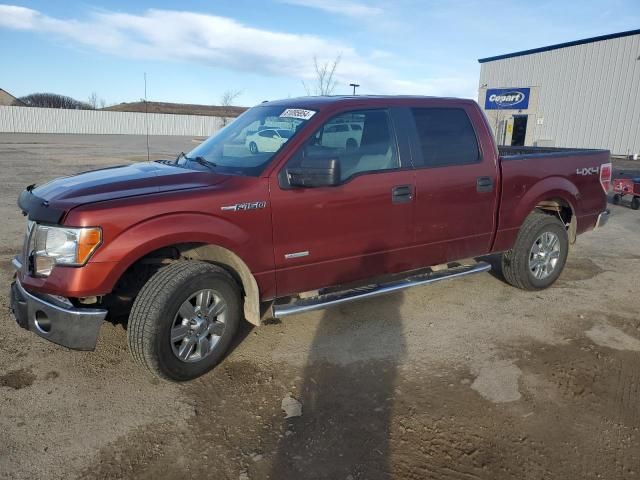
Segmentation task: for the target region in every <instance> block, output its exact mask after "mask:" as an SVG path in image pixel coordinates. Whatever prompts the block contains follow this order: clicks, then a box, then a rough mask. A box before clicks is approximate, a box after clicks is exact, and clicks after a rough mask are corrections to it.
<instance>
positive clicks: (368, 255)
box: [271, 109, 414, 296]
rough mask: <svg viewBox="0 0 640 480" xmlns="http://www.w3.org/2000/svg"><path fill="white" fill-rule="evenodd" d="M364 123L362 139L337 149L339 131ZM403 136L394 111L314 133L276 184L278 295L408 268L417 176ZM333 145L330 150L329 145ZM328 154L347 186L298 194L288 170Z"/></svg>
mask: <svg viewBox="0 0 640 480" xmlns="http://www.w3.org/2000/svg"><path fill="white" fill-rule="evenodd" d="M348 122H357V123H358V124H359V125H362V129H363V130H362V139H361V141H360V142H359V144H358V145H356V146H355V147H354V146H353V145H350V146H349V147H347V138H346V137H345V138H344V141H343V142H340V144H339V145H338V144H337V143H336V136H337V134H339V132H335V131H334V129H333V127H335V126H336V125H337V124H341V125H345V126H346V124H347V123H348ZM325 128H326V129H328V130H329V131H328V132H325V131H324V129H325ZM404 135H405V133H404V132H398V131H397V129H395V128H394V124H393V121H392V115H391V112H390V111H389V110H387V109H373V110H358V111H351V112H346V113H342V114H339V115H338V116H337V117H334V118H332V119H330V120H329V121H328V122H327V123H325V126H324V127H322V128H320V130H319V131H317V132H316V133H315V134H314V135H312V136H311V137H310V138H309V139H308V141H307V142H306V143H305V145H304V146H303V147H302V148H301V149H300V151H299V152H297V153H296V154H294V155H293V157H292V158H291V159H290V160H289V162H288V164H287V165H285V166H284V167H283V170H281V171H280V172H278V175H274V177H272V179H271V182H272V183H271V206H272V215H273V236H274V239H273V240H274V254H275V265H276V282H277V294H278V296H285V295H290V294H293V293H299V292H304V291H309V290H315V289H318V288H321V287H327V286H332V285H339V284H344V283H349V282H352V281H356V280H361V279H364V278H369V277H373V276H376V275H380V274H383V273H387V272H397V271H400V270H406V269H408V268H409V266H410V253H409V252H408V249H407V248H406V247H408V246H410V245H411V243H412V241H413V191H414V183H413V177H414V175H413V171H412V169H411V164H410V159H409V158H408V157H409V146H408V142H407V139H406V137H405V136H404ZM324 142H326V143H327V145H325V144H324ZM323 152H327V153H326V154H329V155H332V158H335V155H337V156H338V157H337V158H338V159H339V160H340V164H341V172H342V175H341V184H340V185H338V186H331V187H318V188H300V187H296V188H292V187H290V186H288V184H287V180H286V179H287V175H286V169H287V167H288V166H296V164H299V162H304V163H305V164H308V162H313V159H314V156H317V155H323V154H325V153H323Z"/></svg>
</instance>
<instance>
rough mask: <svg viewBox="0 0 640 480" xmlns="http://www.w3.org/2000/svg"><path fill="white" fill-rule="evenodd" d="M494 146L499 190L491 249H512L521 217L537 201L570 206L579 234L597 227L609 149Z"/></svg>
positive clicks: (534, 205) (603, 206) (602, 206)
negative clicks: (602, 174) (602, 169)
mask: <svg viewBox="0 0 640 480" xmlns="http://www.w3.org/2000/svg"><path fill="white" fill-rule="evenodd" d="M498 151H499V153H500V169H501V174H502V191H501V197H500V210H499V215H498V230H497V234H496V242H495V244H494V245H495V251H502V250H505V249H508V248H511V246H512V245H513V243H514V242H515V238H516V236H517V234H518V231H519V229H520V226H521V225H522V222H523V221H524V218H525V217H526V216H527V215H529V213H530V212H531V211H532V210H533V209H534V208H535V207H536V205H537V203H538V202H539V201H541V200H553V199H555V200H563V201H564V203H565V204H568V205H570V206H571V209H572V212H573V215H575V217H576V233H578V234H579V233H582V232H584V231H587V230H590V229H591V228H593V227H594V226H595V224H596V220H597V218H598V215H599V214H600V212H602V211H603V210H605V209H606V201H607V200H606V196H605V195H603V187H602V185H601V184H600V177H599V169H600V167H601V166H602V165H603V164H609V162H610V155H609V151H608V150H596V149H577V148H546V147H498ZM567 192H569V193H568V194H567Z"/></svg>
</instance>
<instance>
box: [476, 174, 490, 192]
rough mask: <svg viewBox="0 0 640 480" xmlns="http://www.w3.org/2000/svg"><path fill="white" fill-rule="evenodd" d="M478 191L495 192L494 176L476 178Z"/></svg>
mask: <svg viewBox="0 0 640 480" xmlns="http://www.w3.org/2000/svg"><path fill="white" fill-rule="evenodd" d="M476 191H477V192H478V193H488V192H493V178H491V177H478V178H477V180H476Z"/></svg>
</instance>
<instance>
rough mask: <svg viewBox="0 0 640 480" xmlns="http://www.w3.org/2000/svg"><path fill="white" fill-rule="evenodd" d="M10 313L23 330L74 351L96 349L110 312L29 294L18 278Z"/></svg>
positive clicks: (13, 291) (12, 285)
mask: <svg viewBox="0 0 640 480" xmlns="http://www.w3.org/2000/svg"><path fill="white" fill-rule="evenodd" d="M14 263H15V262H14ZM11 311H12V312H13V315H14V317H15V319H16V322H17V323H18V325H20V326H21V327H22V328H26V329H27V330H29V331H31V332H33V333H35V334H36V335H38V336H40V337H42V338H45V339H47V340H49V341H51V342H54V343H57V344H59V345H63V346H65V347H68V348H73V349H75V350H93V349H95V347H96V343H97V341H98V334H99V332H100V327H101V325H102V322H103V321H104V319H105V317H106V316H107V310H103V309H98V308H76V307H74V306H73V305H63V304H62V302H60V301H57V300H56V299H54V298H50V296H47V295H42V296H40V295H38V294H33V293H29V292H28V291H27V290H25V289H24V287H23V286H22V285H21V284H20V279H19V278H16V280H15V281H14V282H13V283H12V284H11Z"/></svg>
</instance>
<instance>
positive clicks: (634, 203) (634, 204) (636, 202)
mask: <svg viewBox="0 0 640 480" xmlns="http://www.w3.org/2000/svg"><path fill="white" fill-rule="evenodd" d="M631 208H633V209H634V210H638V209H639V208H640V197H633V200H631Z"/></svg>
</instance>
